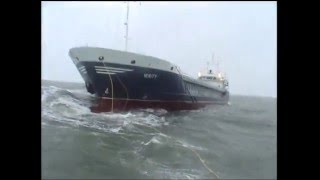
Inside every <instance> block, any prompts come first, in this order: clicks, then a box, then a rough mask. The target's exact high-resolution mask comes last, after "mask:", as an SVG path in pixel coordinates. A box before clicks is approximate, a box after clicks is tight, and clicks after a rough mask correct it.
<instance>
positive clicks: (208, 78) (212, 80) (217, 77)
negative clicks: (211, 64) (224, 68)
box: [198, 70, 228, 88]
mask: <svg viewBox="0 0 320 180" xmlns="http://www.w3.org/2000/svg"><path fill="white" fill-rule="evenodd" d="M198 79H199V80H201V81H204V82H207V83H209V84H211V85H214V86H216V87H219V88H225V87H227V86H228V81H227V80H226V78H225V77H224V76H223V75H222V73H220V72H218V73H214V72H212V70H208V71H204V72H199V73H198Z"/></svg>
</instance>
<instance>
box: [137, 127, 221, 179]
mask: <svg viewBox="0 0 320 180" xmlns="http://www.w3.org/2000/svg"><path fill="white" fill-rule="evenodd" d="M139 125H142V126H146V127H149V128H151V129H153V130H155V131H157V132H159V133H161V134H164V133H162V132H161V131H160V130H158V129H156V128H154V127H152V126H148V125H145V124H139ZM164 135H166V134H164ZM166 136H167V137H169V138H171V139H174V140H175V141H177V142H178V143H180V144H182V145H183V142H181V141H180V140H179V139H177V138H174V137H172V136H168V135H166ZM183 147H185V148H187V149H189V150H191V151H192V152H193V153H194V154H195V155H196V156H197V157H198V159H199V160H200V162H201V164H202V165H203V166H204V167H205V168H206V169H207V170H208V171H209V173H210V174H213V175H214V176H215V178H216V179H220V178H219V176H218V175H217V174H216V173H215V172H214V171H213V170H212V169H211V168H209V166H208V165H207V164H206V163H205V161H204V160H203V159H202V157H201V156H200V154H199V153H198V152H197V151H195V150H194V149H192V148H189V147H186V146H183Z"/></svg>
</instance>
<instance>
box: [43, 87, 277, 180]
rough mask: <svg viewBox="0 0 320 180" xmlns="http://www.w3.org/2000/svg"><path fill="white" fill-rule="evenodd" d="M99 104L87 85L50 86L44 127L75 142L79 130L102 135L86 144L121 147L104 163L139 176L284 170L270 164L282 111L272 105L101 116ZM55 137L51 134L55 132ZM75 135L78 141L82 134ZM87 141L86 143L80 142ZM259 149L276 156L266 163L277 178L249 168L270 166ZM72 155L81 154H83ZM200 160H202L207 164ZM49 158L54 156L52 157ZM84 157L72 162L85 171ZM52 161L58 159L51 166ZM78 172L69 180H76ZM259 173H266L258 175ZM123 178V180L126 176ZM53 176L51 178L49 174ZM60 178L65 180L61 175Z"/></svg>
mask: <svg viewBox="0 0 320 180" xmlns="http://www.w3.org/2000/svg"><path fill="white" fill-rule="evenodd" d="M93 100H94V97H93V96H92V95H90V94H89V93H87V92H86V90H85V89H84V88H81V89H75V88H74V89H66V88H60V87H56V86H42V97H41V101H42V122H41V125H42V127H43V128H47V129H50V128H51V127H52V128H51V129H54V132H55V131H59V130H63V131H62V132H65V131H67V132H68V133H69V134H67V135H66V136H71V137H73V131H72V130H75V131H77V132H79V131H81V132H85V133H88V134H91V135H92V136H93V137H94V138H93V139H90V141H89V142H86V143H88V145H87V146H90V147H87V150H90V149H94V148H96V147H92V144H90V142H91V141H92V140H96V141H97V142H96V144H94V145H96V146H97V149H94V150H93V151H92V152H91V153H92V154H93V155H92V156H94V155H95V154H96V152H99V151H100V150H101V151H102V149H103V148H106V147H107V148H108V149H107V150H105V152H108V153H110V151H111V150H110V147H113V145H114V146H115V147H114V149H113V150H114V151H119V152H118V153H116V152H112V153H114V154H113V155H115V157H114V158H115V160H114V159H112V158H113V157H109V158H110V160H109V159H108V160H106V159H105V161H103V163H108V162H109V161H110V162H112V163H114V162H118V163H119V164H120V165H121V167H122V168H124V169H125V168H127V169H134V170H130V172H134V171H135V170H136V171H139V173H140V175H141V176H139V177H144V178H156V179H159V178H164V179H196V178H201V179H202V178H203V179H208V178H210V179H212V178H213V176H211V175H210V173H208V171H207V170H206V168H205V167H204V164H203V163H206V164H205V166H208V167H210V168H216V167H217V169H214V170H217V172H218V173H217V174H218V175H219V176H221V177H222V178H230V179H232V178H233V179H234V178H238V177H241V178H246V177H253V178H254V177H258V178H259V177H261V178H264V177H275V175H273V174H275V173H274V172H275V171H276V170H274V169H273V167H275V164H272V162H273V159H272V160H269V159H270V157H271V158H273V157H274V156H273V154H275V153H274V151H272V147H273V144H275V143H273V141H272V140H273V139H275V135H274V133H273V132H274V131H273V129H275V127H276V116H275V113H272V112H271V111H272V109H273V108H274V107H273V105H272V104H271V105H269V104H266V103H265V104H263V103H262V104H259V105H256V104H255V101H254V100H250V99H249V100H248V99H245V100H241V101H234V102H232V105H230V106H226V107H217V106H216V107H211V106H208V107H206V108H203V109H199V110H192V111H179V112H174V113H173V112H170V113H169V112H167V111H166V110H163V109H140V110H132V111H128V112H121V113H93V112H91V111H90V106H91V104H92V101H93ZM271 106H272V107H271ZM270 107H271V108H270ZM268 113H269V114H268ZM270 113H271V115H270ZM266 114H267V115H266ZM269 119H271V120H269ZM274 119H275V120H274ZM69 129H70V131H68V130H69ZM47 133H48V136H51V134H50V132H47ZM57 134H58V133H57ZM57 134H54V135H55V138H56V139H59V138H60V141H59V143H63V142H64V139H63V138H66V136H62V137H59V135H57ZM57 136H58V137H57ZM74 136H75V137H78V134H76V135H74ZM49 138H50V137H49ZM49 138H48V141H49V140H50V139H49ZM270 139H271V140H270ZM83 141H84V140H82V139H81V140H80V142H83ZM270 142H272V143H270ZM268 143H269V144H268ZM115 144H116V145H117V146H116V145H115ZM76 145H78V144H76ZM65 146H66V145H65ZM79 146H81V147H86V144H85V143H83V144H81V145H79ZM47 147H48V149H50V148H51V149H53V150H52V151H54V148H55V147H54V145H52V147H51V144H50V143H48V144H47ZM99 148H100V149H99ZM111 149H112V148H111ZM257 149H260V151H265V152H267V153H269V154H268V155H266V156H269V157H266V158H269V159H267V160H266V162H270V164H271V165H272V166H271V165H270V167H267V166H268V164H267V165H265V167H267V168H269V169H271V170H269V171H268V172H271V176H270V175H268V174H267V173H264V172H263V171H262V170H261V169H263V167H262V165H261V167H260V170H261V171H256V170H252V171H249V170H248V169H249V168H251V169H254V168H256V162H258V163H261V161H262V160H261V159H262V158H263V157H261V154H263V152H261V153H260V152H259V150H257ZM251 150H254V151H251ZM72 152H73V153H79V154H81V152H78V151H76V149H74V151H72ZM249 152H250V153H249ZM256 152H257V153H256ZM46 153H48V152H46ZM59 153H62V154H63V153H65V154H68V151H67V150H66V151H65V152H63V151H59ZM255 153H256V155H255ZM68 155H69V156H72V155H70V154H68ZM81 155H82V154H81ZM107 155H108V154H107ZM198 155H199V156H198ZM200 156H201V160H199V157H200ZM48 157H49V158H50V155H48ZM78 157H80V155H79V156H76V155H75V156H74V159H72V158H71V159H72V160H73V162H74V163H75V164H74V166H75V167H77V168H78V167H79V165H78V164H77V162H78V159H77V158H78ZM81 157H83V156H81ZM242 157H245V158H247V159H245V158H242ZM92 158H93V157H91V156H90V160H88V162H89V164H90V163H91V164H90V165H91V166H92V167H97V168H98V169H99V167H100V166H99V163H98V164H97V166H95V164H94V163H93V162H94V160H91V159H92ZM100 158H101V156H98V157H96V159H97V162H99V161H98V159H100ZM203 160H204V161H203ZM51 162H54V161H47V162H46V163H47V164H49V163H51ZM61 162H62V161H61ZM63 162H64V161H63ZM242 162H243V163H244V165H243V166H237V163H238V164H239V163H242ZM274 162H275V161H274ZM119 164H115V168H118V165H119ZM52 166H57V165H56V164H53V165H52ZM61 166H63V163H62V165H61ZM135 166H138V167H135ZM233 166H234V167H233ZM250 166H251V167H250ZM79 168H81V167H79ZM82 170H83V171H86V170H87V169H85V168H83V169H82ZM60 171H61V172H64V169H63V168H61V170H60ZM103 172H104V171H103V170H101V172H100V173H101V174H103ZM71 173H72V172H70V176H69V177H72V175H71ZM97 173H98V171H97ZM254 173H256V174H258V173H260V174H258V175H259V176H255V174H254ZM269 174H270V173H269ZM118 176H119V177H121V175H118ZM118 176H115V178H116V177H118ZM46 177H49V176H48V174H47V175H46ZM52 178H54V179H59V176H53V177H52Z"/></svg>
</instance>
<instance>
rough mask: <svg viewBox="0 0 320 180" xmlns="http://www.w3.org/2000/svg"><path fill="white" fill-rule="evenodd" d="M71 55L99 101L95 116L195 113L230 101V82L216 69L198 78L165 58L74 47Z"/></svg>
mask: <svg viewBox="0 0 320 180" xmlns="http://www.w3.org/2000/svg"><path fill="white" fill-rule="evenodd" d="M69 56H70V57H71V59H72V61H73V63H74V64H75V66H76V67H77V69H78V71H79V72H80V74H81V76H82V78H83V80H84V81H85V84H86V88H87V91H88V92H89V93H91V94H95V96H96V97H97V98H96V99H97V103H96V104H97V106H95V107H92V109H91V110H92V111H93V112H108V111H123V110H129V109H135V108H162V109H166V110H168V111H174V110H191V109H198V108H201V107H204V106H206V105H208V104H226V103H228V101H229V91H228V88H227V87H228V81H227V80H226V79H225V78H224V77H223V76H221V74H215V73H213V72H212V71H211V70H209V71H208V72H205V73H202V74H199V77H198V79H195V78H192V77H189V76H187V75H185V74H182V73H181V71H180V69H179V67H178V66H176V65H174V64H172V63H170V62H168V61H165V60H162V59H159V58H155V57H151V56H145V55H141V54H136V53H131V52H127V51H118V50H112V49H105V48H98V47H76V48H72V49H70V51H69Z"/></svg>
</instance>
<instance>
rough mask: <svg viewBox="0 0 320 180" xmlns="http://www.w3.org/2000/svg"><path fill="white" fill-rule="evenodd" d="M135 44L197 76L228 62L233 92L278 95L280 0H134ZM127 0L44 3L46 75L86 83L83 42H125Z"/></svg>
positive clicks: (131, 43) (132, 38)
mask: <svg viewBox="0 0 320 180" xmlns="http://www.w3.org/2000/svg"><path fill="white" fill-rule="evenodd" d="M130 3H131V4H130V16H129V41H128V51H131V52H135V53H141V54H145V55H150V56H154V57H158V58H161V59H165V60H168V61H170V62H172V63H174V64H177V65H178V66H180V68H181V69H182V70H183V71H184V72H186V73H187V74H189V75H191V76H193V77H197V74H198V72H199V71H200V70H201V69H204V68H206V64H207V62H211V60H212V54H213V53H214V59H215V60H219V61H220V69H221V70H222V71H224V72H226V73H227V77H228V79H229V84H230V93H231V94H240V95H254V96H272V97H277V93H276V92H277V4H276V2H143V1H142V2H141V3H139V2H130ZM125 18H126V4H125V3H124V2H42V22H41V23H42V79H46V80H57V81H68V82H83V80H82V78H81V76H80V74H79V72H78V70H77V69H76V67H75V66H74V64H73V62H72V61H71V59H70V58H69V56H68V51H69V49H70V48H72V47H77V46H95V47H103V48H110V49H117V50H124V48H125V39H124V35H125V26H124V22H125Z"/></svg>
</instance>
